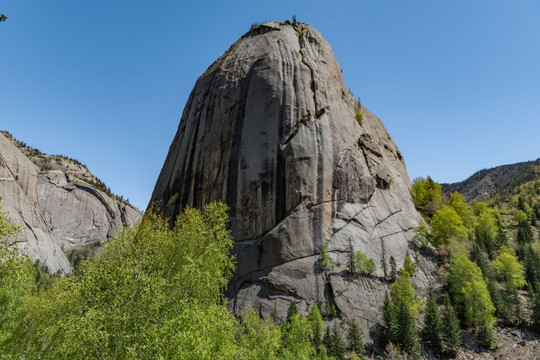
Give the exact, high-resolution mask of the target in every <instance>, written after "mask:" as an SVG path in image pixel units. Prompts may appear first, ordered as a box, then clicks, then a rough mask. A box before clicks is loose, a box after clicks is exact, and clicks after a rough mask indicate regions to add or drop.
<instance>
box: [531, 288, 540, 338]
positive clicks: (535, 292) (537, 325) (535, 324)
mask: <svg viewBox="0 0 540 360" xmlns="http://www.w3.org/2000/svg"><path fill="white" fill-rule="evenodd" d="M539 289H540V284H539V283H537V284H536V286H532V287H531V289H530V290H529V294H530V295H531V310H532V313H531V329H532V330H533V331H535V332H537V333H540V292H539Z"/></svg>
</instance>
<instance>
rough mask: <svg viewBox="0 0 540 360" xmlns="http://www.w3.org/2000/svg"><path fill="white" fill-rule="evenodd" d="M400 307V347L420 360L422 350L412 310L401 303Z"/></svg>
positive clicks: (398, 313)
mask: <svg viewBox="0 0 540 360" xmlns="http://www.w3.org/2000/svg"><path fill="white" fill-rule="evenodd" d="M398 306H399V308H398V311H397V321H398V329H399V330H398V338H397V340H398V346H399V347H400V349H401V350H402V351H403V352H405V353H407V354H409V355H411V356H412V357H413V358H415V359H419V358H420V355H421V348H420V342H419V341H418V332H417V331H416V320H415V318H414V315H413V313H412V312H411V311H410V308H409V307H408V306H407V305H406V304H405V303H403V302H401V303H399V305H398Z"/></svg>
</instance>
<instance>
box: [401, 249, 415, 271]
mask: <svg viewBox="0 0 540 360" xmlns="http://www.w3.org/2000/svg"><path fill="white" fill-rule="evenodd" d="M403 270H405V271H406V272H408V273H409V276H413V275H414V265H413V263H412V261H411V258H410V257H409V253H408V252H407V255H406V256H405V261H404V262H403Z"/></svg>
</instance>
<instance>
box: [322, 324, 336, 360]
mask: <svg viewBox="0 0 540 360" xmlns="http://www.w3.org/2000/svg"><path fill="white" fill-rule="evenodd" d="M323 345H324V347H325V348H326V350H327V352H328V354H332V353H333V352H334V338H333V337H332V329H331V328H330V325H328V326H327V327H326V330H325V332H324V335H323Z"/></svg>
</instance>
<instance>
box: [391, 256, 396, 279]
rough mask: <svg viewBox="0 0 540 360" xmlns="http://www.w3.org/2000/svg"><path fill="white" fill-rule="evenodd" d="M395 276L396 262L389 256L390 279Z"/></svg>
mask: <svg viewBox="0 0 540 360" xmlns="http://www.w3.org/2000/svg"><path fill="white" fill-rule="evenodd" d="M396 278H397V264H396V259H395V258H394V257H393V256H390V281H395V280H396Z"/></svg>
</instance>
